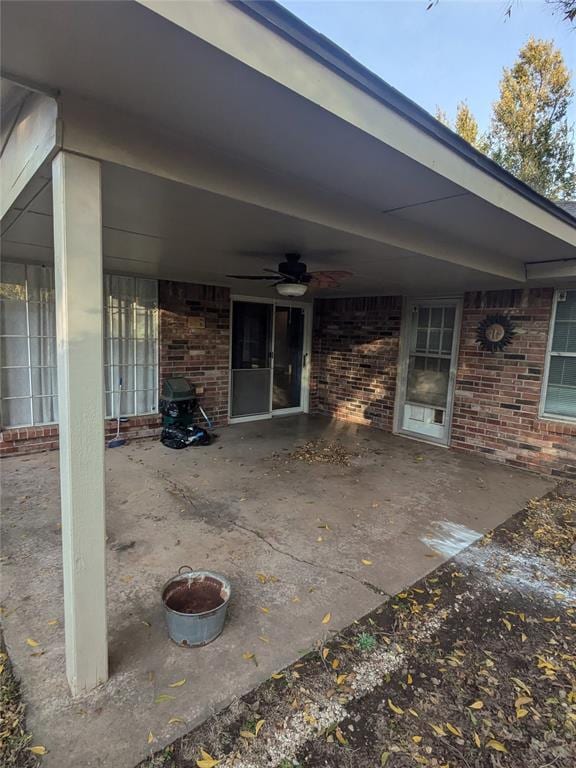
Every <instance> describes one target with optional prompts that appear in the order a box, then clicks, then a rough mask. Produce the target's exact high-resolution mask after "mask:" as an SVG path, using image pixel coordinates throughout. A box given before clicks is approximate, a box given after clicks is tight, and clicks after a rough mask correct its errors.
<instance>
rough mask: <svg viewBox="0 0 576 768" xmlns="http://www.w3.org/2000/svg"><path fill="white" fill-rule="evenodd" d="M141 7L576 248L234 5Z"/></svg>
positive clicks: (494, 183) (156, 0) (562, 225)
mask: <svg viewBox="0 0 576 768" xmlns="http://www.w3.org/2000/svg"><path fill="white" fill-rule="evenodd" d="M137 2H139V3H140V4H141V5H143V6H145V7H146V8H148V9H150V10H152V11H154V12H155V13H157V14H158V15H159V16H161V17H162V18H164V19H167V20H169V21H171V22H172V23H174V24H176V25H178V26H179V27H181V28H182V29H184V30H186V31H188V32H190V33H191V34H193V35H195V36H196V37H199V38H201V39H202V40H204V41H206V42H207V43H209V44H211V45H213V46H214V47H216V48H218V49H220V50H221V51H223V52H224V53H227V54H228V55H230V56H232V57H234V58H236V59H238V60H239V61H241V62H242V63H244V64H246V65H247V66H249V67H251V68H252V69H254V70H256V71H258V72H260V73H261V74H263V75H265V76H266V77H269V78H270V79H272V80H275V81H276V82H278V83H280V84H281V85H283V86H285V87H286V88H289V89H290V90H292V91H293V92H295V93H297V94H299V95H301V96H303V97H304V98H306V99H308V100H309V101H311V102H313V103H314V104H317V105H318V106H320V107H322V108H323V109H325V110H327V111H328V112H331V113H332V114H334V115H336V116H337V117H339V118H340V119H342V120H345V121H346V122H347V123H350V124H351V125H354V126H356V127H357V128H359V129H360V130H362V131H364V132H365V133H367V134H369V135H370V136H373V137H374V138H376V139H378V140H380V141H382V142H383V143H384V144H386V145H387V146H389V147H392V148H393V149H396V150H398V151H399V152H401V153H402V154H404V155H406V156H407V157H410V158H411V159H413V160H415V161H416V162H418V163H420V164H421V165H423V166H424V167H426V168H429V169H430V170H432V171H434V172H435V173H438V174H440V175H441V176H443V177H444V178H446V179H448V180H450V181H452V182H453V183H455V184H458V185H459V186H460V187H463V188H464V189H466V190H468V191H469V192H471V193H472V194H474V195H476V196H477V197H480V198H482V199H483V200H486V201H487V202H488V203H490V204H491V205H494V206H496V207H497V208H500V209H502V210H504V211H506V212H508V213H510V214H512V215H513V216H516V217H518V218H520V219H523V220H524V221H527V222H529V223H530V224H532V225H534V226H536V227H538V228H539V229H541V230H543V231H544V232H547V233H548V234H551V235H553V236H554V237H558V238H559V239H561V240H564V241H565V242H567V243H571V244H573V245H575V246H576V228H574V227H571V226H570V225H569V224H567V223H566V222H563V221H561V220H560V219H557V218H556V217H554V216H552V215H551V214H550V213H548V212H547V211H545V210H543V209H542V208H540V207H539V206H538V205H536V204H534V203H533V202H531V201H530V200H528V199H526V198H525V197H523V196H522V195H521V194H519V193H517V192H515V191H514V190H511V189H510V188H508V187H507V186H506V185H505V184H503V183H502V182H500V181H498V180H497V179H495V178H493V177H492V176H490V175H489V174H488V173H486V172H485V171H483V170H481V169H479V168H476V167H475V166H474V165H472V164H471V163H469V162H467V161H466V160H465V159H464V158H462V157H460V156H459V155H458V154H456V153H455V152H454V151H453V150H452V149H450V148H449V147H447V146H445V145H443V144H442V143H440V142H439V141H438V140H437V139H435V138H434V137H432V136H430V135H429V134H427V133H426V132H425V131H423V130H421V129H420V128H418V127H417V126H416V125H414V124H413V123H411V122H409V121H408V120H406V119H405V118H404V117H402V116H401V115H399V114H398V113H396V112H395V111H394V110H392V109H390V108H389V107H388V106H386V105H385V104H383V103H382V102H381V101H379V100H378V99H376V98H374V97H373V96H371V95H370V94H368V93H366V92H365V91H363V90H362V89H360V88H359V87H357V86H356V85H354V83H351V82H349V81H348V80H346V79H345V78H343V77H341V76H340V75H339V74H338V73H336V72H334V71H332V70H331V69H330V68H329V67H327V66H325V65H324V64H322V63H321V62H320V61H317V60H316V59H315V58H313V57H312V56H310V55H309V54H308V53H306V52H305V51H304V50H301V49H300V48H298V47H297V46H295V45H293V44H292V43H291V42H290V41H288V40H286V39H285V38H284V37H282V36H281V35H280V34H277V33H276V32H274V31H273V30H271V29H269V28H268V27H266V26H265V25H264V24H261V23H260V22H259V21H257V20H255V19H253V18H252V17H251V16H249V15H248V14H246V13H244V12H243V11H242V10H240V9H238V8H235V7H234V5H233V4H232V3H230V2H228V0H208V1H207V2H200V3H199V2H186V1H185V0H184V1H183V0H180V1H179V2H170V3H167V2H166V1H165V0H137Z"/></svg>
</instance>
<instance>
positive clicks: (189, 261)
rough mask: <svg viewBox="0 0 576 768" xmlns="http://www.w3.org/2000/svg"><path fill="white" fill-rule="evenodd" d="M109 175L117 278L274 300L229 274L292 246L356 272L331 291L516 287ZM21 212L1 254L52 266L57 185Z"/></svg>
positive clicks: (278, 217) (115, 170)
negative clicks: (221, 288)
mask: <svg viewBox="0 0 576 768" xmlns="http://www.w3.org/2000/svg"><path fill="white" fill-rule="evenodd" d="M102 174H103V201H102V202H103V253H104V267H105V269H106V270H108V271H111V272H120V273H123V274H140V275H146V276H150V277H160V278H165V279H175V280H182V281H190V282H201V283H206V284H211V285H229V286H230V287H231V288H232V289H233V290H234V291H235V292H237V293H250V294H254V293H255V292H256V293H262V294H263V295H267V294H270V293H271V289H270V288H269V287H266V286H260V285H259V284H255V283H253V282H244V281H239V280H231V279H228V278H227V277H226V275H227V274H229V273H233V274H236V273H244V274H258V273H260V271H261V269H262V268H263V267H274V266H275V265H276V263H277V262H278V261H279V259H280V256H281V255H282V254H283V253H285V252H288V251H294V250H295V251H300V252H302V253H303V255H304V256H305V260H306V262H307V263H308V266H309V268H310V269H347V270H350V271H352V272H353V273H354V277H353V278H351V279H349V280H346V281H345V283H344V284H343V285H342V286H341V288H339V289H336V290H335V291H331V292H330V294H329V295H332V294H333V293H334V294H346V295H367V294H388V295H392V294H408V293H413V292H418V293H422V294H425V293H438V292H439V291H451V292H461V291H464V290H466V289H478V288H482V287H486V288H490V287H495V286H496V285H514V284H515V283H513V282H512V281H506V280H503V279H502V278H496V279H495V278H494V277H493V276H491V275H487V274H486V273H485V272H481V271H478V270H474V269H470V268H468V267H464V266H459V265H456V264H448V263H444V264H443V268H442V269H437V268H436V267H437V264H438V262H437V261H436V260H435V259H433V258H431V257H429V256H425V255H422V254H419V253H414V252H410V251H407V250H404V249H401V248H396V247H393V246H390V245H386V244H383V243H379V242H375V241H373V240H370V239H368V238H362V237H357V236H354V235H352V234H350V233H347V232H342V231H341V230H336V229H332V228H329V227H325V226H321V225H319V224H316V223H313V222H310V221H305V220H302V219H297V218H295V217H291V216H287V215H283V214H281V213H277V212H275V211H270V210H267V209H264V208H262V207H259V206H256V205H251V204H248V203H245V202H242V201H238V200H234V199H232V198H226V197H223V196H221V195H217V194H213V193H210V192H206V191H204V190H198V189H195V188H193V187H189V186H186V185H183V184H179V183H176V182H173V181H169V180H166V179H162V178H159V177H157V176H152V175H150V174H145V173H142V172H139V171H134V170H131V169H128V168H125V167H120V166H116V165H111V164H103V168H102ZM34 194H36V196H35V197H34ZM30 197H32V200H31V201H30V200H29V198H30ZM17 206H22V207H21V208H15V209H14V217H13V218H12V222H11V223H8V225H7V226H6V227H5V231H4V235H3V238H2V252H3V255H4V258H7V259H14V260H22V261H35V262H40V263H51V262H52V260H53V226H52V190H51V182H50V179H49V178H47V177H43V176H39V177H38V178H36V179H35V184H34V185H33V187H32V189H31V190H27V193H26V196H25V198H23V199H22V200H21V201H18V202H17ZM317 295H328V293H326V292H324V291H322V292H321V294H317Z"/></svg>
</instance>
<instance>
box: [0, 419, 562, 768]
mask: <svg viewBox="0 0 576 768" xmlns="http://www.w3.org/2000/svg"><path fill="white" fill-rule="evenodd" d="M317 438H321V439H324V440H329V441H337V442H338V443H339V444H341V445H342V446H343V447H344V448H346V449H347V450H348V451H350V452H351V453H353V454H355V455H354V457H353V458H352V459H351V462H350V465H349V466H343V465H338V464H323V463H312V464H308V463H306V462H303V461H297V460H290V459H287V458H286V455H287V454H288V453H289V452H291V451H293V450H294V449H295V448H296V447H298V446H300V445H302V444H303V443H305V442H306V441H308V440H313V439H317ZM106 463H107V533H108V550H109V551H108V620H109V642H110V662H111V678H110V680H109V681H108V683H107V684H106V685H104V686H102V687H100V688H99V689H97V690H96V691H94V692H92V693H91V694H89V695H87V696H84V697H81V698H78V699H75V700H72V699H71V698H70V695H69V692H68V688H67V684H66V680H65V675H64V634H63V626H62V620H63V606H62V573H61V548H60V547H61V542H60V528H59V514H60V512H59V497H58V455H57V454H56V453H50V454H42V455H37V456H30V457H22V458H18V457H12V458H7V459H4V460H3V462H2V476H3V483H2V491H3V499H2V508H3V515H2V547H3V552H2V555H3V579H2V605H3V608H4V617H3V618H4V626H5V633H6V641H7V645H8V650H9V653H10V655H11V658H12V660H13V662H14V665H15V668H16V671H17V674H18V675H19V676H20V678H21V679H22V686H23V693H24V697H25V700H26V701H27V703H28V706H29V719H28V724H29V727H30V729H31V730H32V733H33V734H34V740H35V743H37V744H43V745H45V746H46V748H47V749H48V750H49V753H48V755H47V757H46V758H44V763H43V764H45V765H47V766H49V768H65V767H66V766H83V767H84V766H85V767H86V768H93V767H96V766H99V767H101V766H106V768H132V766H134V765H135V764H136V763H137V762H138V761H139V760H141V759H142V758H143V757H145V756H146V755H147V754H148V753H149V752H150V751H153V750H156V749H158V748H159V746H161V745H163V744H166V743H169V742H170V741H172V740H173V739H174V738H176V736H178V735H180V734H181V733H183V732H186V731H187V730H189V729H190V728H192V727H194V726H196V725H197V724H199V723H200V722H201V721H203V720H204V719H205V718H206V717H207V716H208V715H210V714H211V713H212V712H214V711H215V710H217V709H219V708H221V707H222V706H224V705H225V704H226V703H228V702H229V701H231V700H232V699H233V698H235V697H237V696H240V695H242V694H244V693H246V692H247V691H248V690H250V689H251V688H252V687H254V686H255V685H256V684H258V683H259V682H260V681H261V680H263V679H264V678H266V677H268V676H269V675H270V674H271V673H272V672H274V671H276V670H278V669H280V668H282V667H283V666H285V665H287V664H288V663H290V662H292V661H294V660H295V659H296V658H297V657H298V656H300V655H301V654H302V653H303V652H304V651H305V650H307V649H309V648H311V647H313V646H314V644H315V643H318V642H320V641H321V640H322V639H323V638H326V637H327V636H330V634H331V632H333V631H337V630H339V629H341V628H342V627H344V626H346V625H347V624H349V623H351V622H352V621H354V620H355V619H357V618H359V617H360V616H362V615H364V614H365V613H367V612H368V611H370V610H372V609H373V608H375V607H376V606H377V605H378V604H380V603H381V602H382V601H383V600H385V599H386V595H387V594H393V593H395V592H397V591H398V590H400V589H401V588H402V587H404V586H407V585H409V584H411V583H413V582H414V581H416V580H417V579H419V578H421V577H422V576H424V575H425V574H426V573H428V572H429V571H431V570H433V569H434V568H435V567H436V566H437V565H439V564H440V563H441V562H442V561H443V560H445V559H447V558H448V557H449V556H450V554H452V553H453V551H454V548H458V547H464V546H466V544H467V543H469V542H471V541H473V540H474V538H475V537H476V536H477V535H479V534H481V533H484V532H486V531H488V530H490V529H491V528H493V527H494V526H496V525H498V524H499V523H501V522H502V521H504V520H505V519H506V518H507V517H509V516H510V515H511V514H513V513H514V512H516V511H517V510H519V509H520V508H521V507H522V506H523V505H524V504H525V502H526V501H527V500H528V499H529V498H531V497H533V496H539V495H542V494H543V493H545V492H546V491H547V490H548V489H549V488H550V487H551V482H550V481H549V480H546V479H543V478H540V477H537V476H535V475H530V474H527V473H525V472H521V471H515V470H512V469H510V468H508V467H503V466H500V465H497V464H494V463H490V462H485V461H482V460H480V459H478V458H476V457H470V456H466V455H463V454H458V453H455V452H452V451H448V450H446V449H443V448H437V447H434V446H429V445H425V444H423V443H418V442H415V441H410V440H406V439H404V438H400V437H394V436H391V435H388V434H385V433H382V432H379V431H376V430H370V429H367V428H364V427H355V426H353V425H350V424H343V423H339V422H334V421H331V420H329V419H325V418H322V417H296V418H283V419H274V420H273V421H268V422H252V423H249V424H243V425H236V426H233V427H228V428H225V429H222V430H221V431H220V437H219V440H218V441H217V442H216V443H215V444H214V445H212V446H210V447H207V448H198V449H193V448H190V449H187V450H184V451H171V450H169V449H167V448H164V447H163V446H162V445H161V444H159V443H150V442H141V443H133V444H131V445H128V446H125V447H123V448H119V449H115V450H109V451H107V454H106ZM326 526H327V527H326ZM362 560H369V561H371V562H372V565H365V564H363V563H362ZM183 564H189V565H191V566H193V567H207V566H209V567H210V568H211V569H213V570H217V571H218V570H219V571H222V572H223V573H225V574H227V575H228V576H229V577H230V579H231V581H232V585H233V599H232V603H231V608H230V614H229V620H228V623H227V626H226V629H225V631H224V634H223V635H222V636H221V637H220V638H219V639H218V640H217V641H216V642H214V643H213V644H211V645H208V646H206V647H204V648H199V649H182V648H179V647H177V646H175V645H174V644H172V643H171V642H170V641H169V640H168V638H167V635H166V631H165V627H164V620H163V615H162V607H161V604H160V598H159V594H160V590H161V587H162V584H163V583H164V581H165V580H166V579H167V578H169V577H170V576H172V575H173V574H174V573H176V571H177V569H178V567H179V566H180V565H183ZM257 573H264V574H266V575H269V576H274V577H275V578H276V581H267V582H266V583H264V584H263V583H261V581H260V580H259V579H258V577H257ZM326 613H330V614H331V620H330V622H329V623H328V624H323V623H322V618H323V616H325V614H326ZM55 620H57V623H55ZM28 639H30V640H33V641H35V642H36V643H38V645H37V646H34V647H31V646H30V644H28V643H27V640H28ZM244 653H254V654H255V656H254V658H251V659H248V660H247V659H245V658H243V654H244ZM183 679H185V680H186V682H185V683H184V684H183V685H181V686H180V687H177V688H170V687H169V686H170V684H172V683H174V682H177V681H180V680H183ZM161 694H167V695H168V696H170V697H173V698H167V699H160V701H158V696H159V695H161ZM171 718H178V720H177V721H176V722H172V723H169V720H170V719H171ZM150 734H151V736H150ZM149 738H150V740H151V743H148V739H149Z"/></svg>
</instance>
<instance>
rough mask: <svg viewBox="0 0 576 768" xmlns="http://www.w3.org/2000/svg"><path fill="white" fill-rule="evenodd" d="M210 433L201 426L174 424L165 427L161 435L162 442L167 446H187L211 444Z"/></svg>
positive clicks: (176, 447) (177, 447)
mask: <svg viewBox="0 0 576 768" xmlns="http://www.w3.org/2000/svg"><path fill="white" fill-rule="evenodd" d="M210 440H211V438H210V433H209V432H207V431H206V430H205V429H202V428H201V427H196V426H193V427H179V426H176V425H173V426H171V427H164V429H163V430H162V434H161V435H160V442H161V443H162V445H165V446H166V447H167V448H174V449H177V450H179V449H180V448H187V447H188V446H189V445H195V446H198V445H209V444H210Z"/></svg>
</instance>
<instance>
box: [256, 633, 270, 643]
mask: <svg viewBox="0 0 576 768" xmlns="http://www.w3.org/2000/svg"><path fill="white" fill-rule="evenodd" d="M258 640H262V642H263V643H269V642H270V638H269V637H266V635H258Z"/></svg>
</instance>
